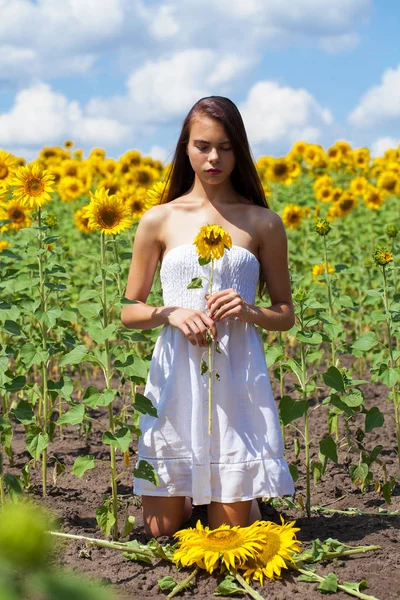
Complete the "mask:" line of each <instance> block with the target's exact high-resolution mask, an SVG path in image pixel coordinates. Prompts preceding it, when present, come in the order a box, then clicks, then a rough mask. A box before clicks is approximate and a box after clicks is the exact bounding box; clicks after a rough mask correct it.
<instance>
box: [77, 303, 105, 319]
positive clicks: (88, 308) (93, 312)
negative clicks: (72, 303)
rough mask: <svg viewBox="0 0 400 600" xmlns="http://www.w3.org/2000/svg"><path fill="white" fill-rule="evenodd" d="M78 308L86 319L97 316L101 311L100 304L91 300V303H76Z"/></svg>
mask: <svg viewBox="0 0 400 600" xmlns="http://www.w3.org/2000/svg"><path fill="white" fill-rule="evenodd" d="M78 310H79V312H80V314H81V315H82V317H85V318H86V319H93V318H97V317H98V316H99V314H100V311H101V304H98V303H97V304H96V303H95V302H92V303H91V304H78Z"/></svg>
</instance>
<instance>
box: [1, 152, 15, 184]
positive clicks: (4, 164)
mask: <svg viewBox="0 0 400 600" xmlns="http://www.w3.org/2000/svg"><path fill="white" fill-rule="evenodd" d="M16 167H17V164H16V159H15V157H14V156H13V155H12V154H9V153H8V152H5V151H4V150H0V183H1V184H2V185H4V186H5V185H10V183H11V180H12V177H13V175H14V172H15V169H16Z"/></svg>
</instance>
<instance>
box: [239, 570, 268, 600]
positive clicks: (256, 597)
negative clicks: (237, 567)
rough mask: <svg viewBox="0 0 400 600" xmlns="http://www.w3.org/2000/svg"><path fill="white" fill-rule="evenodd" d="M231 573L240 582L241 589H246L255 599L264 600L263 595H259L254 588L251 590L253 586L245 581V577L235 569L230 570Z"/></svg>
mask: <svg viewBox="0 0 400 600" xmlns="http://www.w3.org/2000/svg"><path fill="white" fill-rule="evenodd" d="M232 575H233V576H234V577H235V579H236V580H237V581H238V582H239V583H240V585H241V586H242V587H243V589H245V590H246V592H247V593H248V594H249V596H251V597H252V598H255V600H264V599H263V597H262V596H260V594H259V593H258V592H256V590H253V588H252V587H251V586H250V585H249V584H248V583H247V581H246V580H245V579H243V577H242V576H241V575H240V574H239V573H238V572H237V571H232Z"/></svg>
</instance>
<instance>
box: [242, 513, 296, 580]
mask: <svg viewBox="0 0 400 600" xmlns="http://www.w3.org/2000/svg"><path fill="white" fill-rule="evenodd" d="M281 521H282V525H276V524H275V523H272V522H271V521H259V522H258V532H259V536H260V538H259V539H260V541H261V540H262V539H263V538H264V540H265V541H262V542H261V551H260V552H258V553H257V554H256V556H255V557H251V558H249V559H248V560H247V561H246V564H245V565H239V568H240V569H243V570H244V571H245V572H244V578H245V579H246V580H247V581H250V578H253V579H255V580H258V581H259V582H260V583H261V585H263V583H264V576H266V577H268V578H269V579H275V578H276V577H278V578H279V577H280V575H281V570H282V569H287V568H288V566H287V564H286V561H289V562H294V559H293V554H295V553H296V552H300V548H299V544H301V542H300V541H299V540H297V539H296V532H297V531H300V528H299V527H294V525H295V521H292V522H290V523H285V522H284V520H283V519H282V517H281Z"/></svg>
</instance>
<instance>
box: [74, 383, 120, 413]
mask: <svg viewBox="0 0 400 600" xmlns="http://www.w3.org/2000/svg"><path fill="white" fill-rule="evenodd" d="M116 393H117V390H115V389H111V390H109V389H104V390H103V391H102V392H99V391H98V389H97V387H95V386H94V385H90V386H89V387H88V388H87V389H86V391H85V393H84V395H83V398H82V401H83V402H84V403H85V404H86V405H87V406H89V407H90V408H97V407H98V406H108V405H109V404H111V402H112V401H113V400H114V398H115V396H116Z"/></svg>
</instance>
